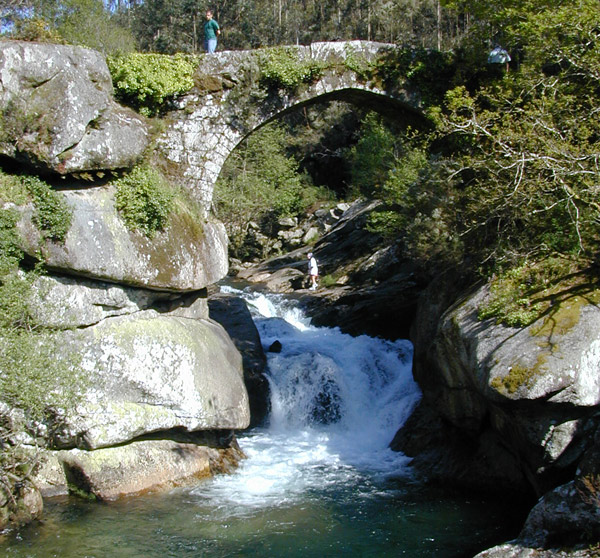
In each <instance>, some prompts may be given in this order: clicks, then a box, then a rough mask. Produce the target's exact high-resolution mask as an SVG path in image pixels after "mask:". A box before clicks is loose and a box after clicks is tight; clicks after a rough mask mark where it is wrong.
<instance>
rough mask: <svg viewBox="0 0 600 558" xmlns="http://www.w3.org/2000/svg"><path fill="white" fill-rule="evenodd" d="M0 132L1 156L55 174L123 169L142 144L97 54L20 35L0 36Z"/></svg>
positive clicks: (138, 126)
mask: <svg viewBox="0 0 600 558" xmlns="http://www.w3.org/2000/svg"><path fill="white" fill-rule="evenodd" d="M0 130H2V134H1V135H0V153H1V154H3V155H7V156H9V157H12V158H14V159H16V160H18V161H20V162H22V163H25V164H28V165H30V166H32V167H33V168H35V169H37V170H40V171H42V172H56V173H59V174H66V173H71V172H82V171H94V170H110V169H118V168H125V167H130V166H132V165H133V164H134V163H135V162H136V161H137V160H138V158H139V157H140V156H141V154H142V152H143V150H144V149H145V148H146V146H147V144H148V130H147V128H146V125H145V123H144V121H143V120H142V118H141V117H140V116H138V115H137V114H135V113H134V112H133V111H131V110H129V109H126V108H123V107H121V106H120V105H118V104H117V103H116V102H115V101H114V100H113V87H112V81H111V77H110V73H109V71H108V67H107V66H106V62H105V60H104V58H103V57H102V55H101V54H100V53H98V52H95V51H93V50H89V49H85V48H81V47H73V46H63V45H53V44H36V43H27V42H22V41H2V42H0Z"/></svg>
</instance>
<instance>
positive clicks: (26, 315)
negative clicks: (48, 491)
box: [0, 173, 85, 511]
mask: <svg viewBox="0 0 600 558" xmlns="http://www.w3.org/2000/svg"><path fill="white" fill-rule="evenodd" d="M26 193H29V194H30V195H31V196H32V197H33V199H34V203H35V204H36V209H37V220H38V221H39V225H40V226H42V227H43V230H44V231H45V232H46V234H47V235H48V236H50V237H52V238H56V237H59V238H60V237H61V235H62V234H63V233H65V232H66V230H67V228H68V222H69V219H70V213H68V212H66V213H65V211H66V210H65V208H64V206H63V205H62V204H64V200H62V198H59V197H55V196H56V192H52V191H51V190H50V187H49V186H48V185H47V184H44V183H43V182H41V181H40V180H39V179H37V178H33V177H20V176H11V175H6V174H4V173H0V198H1V199H3V200H10V201H11V202H12V203H15V201H16V202H18V203H25V202H26V201H27V196H26ZM57 200H60V201H57ZM53 209H54V210H56V211H57V212H58V214H59V215H62V217H61V218H62V219H64V220H65V223H63V224H62V225H59V224H58V223H57V222H56V221H55V220H54V218H53V217H52V216H50V213H51V212H52V210H53ZM19 216H20V214H19V212H18V211H17V210H16V209H12V208H5V209H0V371H1V373H0V398H1V401H2V403H3V404H7V405H8V406H9V407H11V408H13V409H18V410H20V411H22V413H23V415H22V416H23V420H22V421H20V422H17V421H14V420H11V421H8V420H5V418H4V417H0V481H1V482H2V485H3V487H4V488H5V489H7V490H8V492H11V490H12V486H13V484H24V483H27V482H28V481H27V479H28V475H29V474H30V472H31V470H32V469H33V468H34V467H35V466H36V463H37V461H36V457H35V455H32V454H31V453H30V454H27V455H25V454H23V452H22V451H21V449H20V446H19V442H18V441H17V440H18V439H19V438H22V436H23V433H25V432H27V431H28V430H29V429H30V428H31V427H32V426H33V424H34V423H35V422H40V421H43V420H44V419H45V418H47V416H48V413H55V412H56V411H58V410H65V409H69V408H72V407H73V406H74V405H75V404H76V401H77V400H78V397H79V393H81V391H82V389H83V387H84V385H85V383H84V381H83V379H82V376H81V374H80V372H79V368H78V363H77V361H76V358H69V359H64V360H63V359H61V358H58V357H57V354H60V351H58V350H57V345H56V344H57V340H56V338H55V337H54V336H53V334H52V333H51V332H49V331H46V330H45V329H44V328H43V327H41V326H40V325H39V324H37V323H36V320H35V317H34V315H33V313H32V311H31V308H30V306H29V300H30V296H31V286H32V283H33V281H34V280H35V278H36V277H37V276H38V274H39V273H40V271H39V270H34V271H30V272H24V271H23V270H21V269H19V264H20V262H21V260H22V258H23V252H22V250H21V248H20V238H19V234H18V232H17V229H16V225H17V222H18V219H19ZM49 216H50V217H49ZM17 505H18V502H17V500H11V501H10V502H9V503H8V506H9V507H10V508H11V509H13V511H14V509H16V506H17Z"/></svg>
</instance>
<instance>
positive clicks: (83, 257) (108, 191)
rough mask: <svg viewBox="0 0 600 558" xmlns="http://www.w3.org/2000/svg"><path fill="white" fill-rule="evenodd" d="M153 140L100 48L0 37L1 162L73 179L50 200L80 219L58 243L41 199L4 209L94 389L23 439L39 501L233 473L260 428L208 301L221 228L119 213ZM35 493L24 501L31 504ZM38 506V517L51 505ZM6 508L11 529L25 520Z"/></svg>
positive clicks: (72, 355)
mask: <svg viewBox="0 0 600 558" xmlns="http://www.w3.org/2000/svg"><path fill="white" fill-rule="evenodd" d="M148 138H149V134H148V130H147V127H146V123H145V121H144V119H143V118H142V117H140V116H139V115H136V114H135V113H134V112H132V111H131V110H129V109H126V108H123V107H121V106H119V105H118V104H117V103H116V102H115V101H114V99H113V89H112V82H111V77H110V74H109V72H108V69H107V66H106V63H105V61H104V59H103V58H102V56H101V55H100V54H99V53H96V52H93V51H90V50H88V49H83V48H78V47H67V46H62V45H51V44H34V43H24V42H18V41H1V42H0V155H2V156H4V160H5V161H9V160H11V159H12V167H11V168H14V167H19V169H20V170H21V171H24V172H27V171H28V172H29V173H30V174H40V175H46V176H47V177H50V179H52V178H56V176H57V175H62V176H63V179H62V181H61V182H60V188H58V189H55V193H56V194H57V195H58V196H59V197H62V198H63V199H64V201H65V202H66V205H67V206H68V207H69V208H70V210H71V213H72V220H71V226H70V228H69V230H68V232H67V234H66V238H65V239H64V241H56V240H51V239H49V238H47V236H46V235H45V234H43V233H42V232H41V231H40V230H39V228H38V222H37V220H36V214H35V210H34V207H33V206H32V205H31V204H25V205H18V204H15V203H9V204H4V203H3V205H4V208H10V209H11V210H14V211H17V212H18V213H19V214H20V221H19V223H18V225H17V232H18V234H19V236H20V240H21V244H22V247H23V249H24V251H25V253H26V255H27V262H28V263H31V262H35V261H41V262H42V263H43V264H44V266H45V269H46V274H45V275H42V276H40V277H38V278H37V279H36V281H35V283H34V285H33V288H32V292H31V298H30V301H29V302H30V305H29V306H30V310H31V313H32V315H33V316H35V319H36V323H37V324H39V325H40V326H42V327H44V328H46V329H47V330H49V331H53V338H54V340H55V342H56V346H57V349H56V359H57V361H60V360H63V359H65V360H66V361H68V362H69V363H71V366H72V367H75V368H76V369H77V370H78V371H79V376H80V377H81V376H83V377H84V378H85V382H84V383H83V385H82V386H80V389H81V390H82V391H83V393H82V398H81V401H80V402H79V404H78V406H77V408H76V409H75V410H73V411H64V410H62V409H52V413H50V414H49V418H48V420H47V421H46V422H45V423H44V424H35V425H31V427H30V429H29V431H30V433H31V436H32V437H31V439H29V440H28V439H26V437H23V436H21V438H20V439H19V443H20V444H22V445H23V447H25V448H26V446H27V444H28V443H29V442H31V443H32V446H33V442H34V439H33V438H34V437H35V443H36V445H40V444H41V445H42V446H43V447H44V448H45V449H44V451H43V462H44V464H43V466H42V467H41V468H40V470H39V472H38V473H37V475H36V477H35V482H36V484H37V486H39V488H40V491H41V495H42V496H47V495H55V494H61V493H66V492H67V491H73V492H85V493H88V494H90V495H92V496H94V497H96V498H99V499H114V498H116V497H120V496H122V495H126V494H129V493H138V492H142V491H147V490H152V489H157V488H161V487H170V486H173V485H175V484H180V483H182V482H187V481H189V480H193V479H198V478H201V477H203V476H206V475H208V474H212V473H214V472H217V471H224V470H228V469H229V468H230V467H231V466H233V465H234V464H235V463H236V462H237V461H238V460H239V459H240V458H241V457H242V454H241V451H240V450H239V448H238V447H237V443H236V441H235V436H234V432H235V431H236V430H242V429H245V428H247V427H248V425H249V423H250V407H249V399H248V393H247V389H246V386H245V384H244V371H243V363H242V356H241V354H240V351H238V349H237V348H236V347H235V345H234V343H233V341H232V340H231V338H230V337H229V335H228V334H227V332H226V331H225V329H224V328H223V327H222V326H221V325H219V324H218V323H217V322H215V321H213V320H211V319H210V318H209V314H208V302H207V287H208V286H210V285H211V284H213V283H215V282H216V281H218V280H220V279H221V278H222V277H224V276H225V275H226V274H227V270H228V262H227V236H226V233H225V229H224V227H223V225H222V224H221V223H220V222H218V221H215V220H213V219H210V218H208V217H207V216H206V215H203V214H202V212H200V214H198V213H197V212H194V210H192V209H190V207H189V206H185V204H184V203H179V204H177V207H176V208H175V210H174V211H173V212H172V213H171V214H170V215H169V222H168V225H167V226H166V227H165V228H164V230H162V231H158V232H157V233H156V234H155V235H154V236H153V237H152V238H150V237H148V236H145V235H144V234H142V233H141V232H138V231H132V230H130V229H128V228H127V227H126V226H125V223H124V221H123V219H122V217H121V216H120V214H119V212H118V211H117V209H116V202H115V199H116V187H115V186H114V184H113V183H111V181H110V176H111V171H114V170H115V169H122V170H121V171H120V172H127V171H128V169H130V168H131V167H132V166H133V165H134V164H136V163H137V162H139V160H140V158H141V157H142V156H143V153H144V150H145V149H146V148H147V147H148V141H149V140H148ZM84 174H85V176H83V175H84ZM80 175H81V176H80ZM99 177H103V178H102V179H99ZM82 178H86V181H85V182H84V181H83V180H82ZM55 186H56V184H55ZM2 409H3V413H2V414H3V416H4V415H6V416H7V417H8V416H9V415H10V412H11V411H10V410H9V411H6V409H5V408H4V407H2ZM5 411H6V412H5ZM36 494H37V496H38V497H39V495H40V492H37V491H33V492H32V494H29V493H27V494H26V493H23V495H22V497H20V498H21V499H22V501H23V503H25V501H26V500H27V501H30V504H31V502H33V504H35V502H34V496H35V495H36ZM40 502H41V500H40ZM5 503H6V502H4V500H2V501H1V502H0V508H2V507H3V506H4V504H5ZM30 504H28V508H29V509H30V513H29V516H28V517H35V516H36V515H37V514H39V513H40V510H41V507H39V506H36V505H32V504H31V505H30ZM13 508H14V506H13ZM3 511H5V510H3ZM11 513H12V517H8V516H6V517H4V516H2V517H0V523H2V522H3V521H6V520H10V521H13V520H14V521H19V520H20V519H19V518H17V517H16V515H15V513H14V510H13V512H11ZM5 515H6V514H5ZM21 517H24V516H21Z"/></svg>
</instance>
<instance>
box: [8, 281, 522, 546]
mask: <svg viewBox="0 0 600 558" xmlns="http://www.w3.org/2000/svg"><path fill="white" fill-rule="evenodd" d="M223 288H224V289H227V290H230V291H234V292H236V294H239V295H241V296H243V297H244V298H245V299H246V301H247V304H248V306H249V308H250V309H251V311H252V313H253V316H254V320H255V323H256V325H257V328H258V330H259V333H260V335H261V340H262V343H263V345H264V346H265V348H267V347H269V346H270V345H271V344H272V343H273V342H274V341H275V340H278V341H280V342H281V345H282V350H281V352H280V353H269V371H268V374H269V383H270V386H271V394H272V398H271V407H272V410H271V413H270V417H269V420H268V422H267V424H265V425H264V426H261V427H257V428H254V429H252V430H250V431H248V432H245V433H243V434H241V435H240V436H239V443H240V446H241V447H242V449H243V450H244V452H245V453H246V455H247V459H245V460H243V462H242V463H241V466H240V467H239V469H238V470H237V471H236V472H235V473H234V474H231V475H220V476H217V477H215V478H213V479H210V480H208V481H206V482H203V483H202V484H200V485H198V486H195V487H192V488H189V487H188V488H179V489H175V490H172V491H170V492H168V493H166V494H165V493H162V494H148V495H145V496H140V497H136V498H127V499H123V500H120V501H118V502H112V503H94V502H87V501H82V500H78V499H76V498H67V497H65V498H59V499H55V500H51V501H49V502H47V503H46V506H45V511H44V518H43V520H41V521H39V522H35V523H33V524H31V525H29V526H27V527H25V528H22V529H20V530H19V531H17V532H8V533H5V534H4V535H3V536H0V555H6V556H7V557H18V558H25V557H27V558H50V557H60V558H105V557H111V558H113V557H114V558H125V557H136V558H137V557H145V558H159V557H160V558H162V557H171V556H173V557H181V558H185V557H203V556H207V557H208V556H210V557H211V558H215V557H216V558H220V557H237V556H265V557H267V556H268V557H279V556H282V557H283V556H285V557H292V558H293V557H296V556H298V557H299V556H302V557H313V556H314V557H317V556H319V557H321V556H331V557H334V556H335V557H337V556H365V557H367V556H368V557H379V556H381V557H383V556H386V557H388V556H409V557H436V558H451V557H468V556H473V555H474V554H475V553H476V552H478V551H479V550H482V549H484V548H486V547H489V546H492V545H494V544H496V543H498V542H501V541H503V540H506V539H508V538H512V537H514V536H515V535H516V532H515V531H514V528H515V525H511V524H510V522H508V521H507V517H510V515H509V512H508V511H507V509H506V508H505V507H503V506H502V505H500V504H499V503H496V502H490V501H483V500H481V499H478V498H466V497H464V496H460V495H456V494H452V493H446V492H444V491H441V490H440V489H433V488H428V487H425V486H424V485H423V484H422V483H421V482H420V481H419V480H418V479H417V478H415V475H414V474H413V472H412V471H411V469H410V464H409V459H407V458H406V457H405V456H404V455H402V454H400V453H396V452H392V451H391V450H390V449H389V448H388V444H389V442H390V440H391V439H392V437H393V435H394V433H395V432H396V430H397V429H398V427H399V426H400V425H401V424H402V423H403V422H404V421H405V420H406V418H407V417H408V415H409V414H410V412H411V410H412V409H413V408H414V406H415V405H416V403H417V402H418V400H419V398H420V392H419V389H418V386H417V385H416V384H415V383H414V381H413V379H412V375H411V356H412V347H411V344H410V343H409V342H408V341H406V340H399V341H395V342H390V341H384V340H381V339H375V338H371V337H367V336H360V337H351V336H349V335H346V334H343V333H341V332H340V331H339V330H338V329H337V328H317V327H313V326H311V324H310V320H309V319H307V318H306V317H305V316H304V315H303V314H302V313H301V312H300V310H299V309H298V308H297V306H296V304H295V302H294V301H293V300H291V299H288V298H286V297H284V296H280V295H268V296H267V295H265V294H261V293H258V292H254V291H251V290H244V291H243V292H242V291H236V290H235V289H232V288H231V287H223Z"/></svg>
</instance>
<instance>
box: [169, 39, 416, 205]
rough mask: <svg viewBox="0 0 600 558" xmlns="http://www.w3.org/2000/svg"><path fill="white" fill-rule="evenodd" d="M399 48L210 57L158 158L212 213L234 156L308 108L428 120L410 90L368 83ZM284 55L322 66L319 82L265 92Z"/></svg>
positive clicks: (340, 47) (370, 45)
mask: <svg viewBox="0 0 600 558" xmlns="http://www.w3.org/2000/svg"><path fill="white" fill-rule="evenodd" d="M395 48H396V47H394V46H393V45H389V44H383V43H374V42H366V41H347V42H323V43H313V44H311V45H310V46H298V47H285V50H283V49H262V50H255V51H229V52H220V53H216V54H214V55H210V56H205V57H203V59H202V61H201V64H200V66H199V68H198V69H197V71H196V74H195V83H196V86H195V87H194V88H193V90H192V91H191V92H190V93H189V94H188V95H186V96H185V97H183V98H182V99H180V100H179V103H178V108H177V110H175V111H173V112H172V113H170V115H169V116H168V117H167V127H166V130H165V131H164V132H163V133H162V135H161V136H160V138H159V139H158V150H159V152H160V153H161V154H162V155H163V156H164V157H165V158H166V159H167V160H168V164H169V166H173V165H174V166H175V167H176V169H177V174H178V175H180V176H183V177H184V182H185V185H186V186H187V187H188V188H190V189H191V190H192V192H193V194H194V196H195V197H196V198H197V199H198V200H199V201H200V202H201V203H202V205H203V207H204V208H205V210H206V211H207V212H208V211H209V209H210V205H211V201H212V193H213V188H214V185H215V182H216V180H217V178H218V176H219V173H220V172H221V168H222V166H223V164H224V163H225V160H226V159H227V157H228V156H229V154H230V153H231V152H232V150H233V149H235V147H236V146H237V145H238V144H239V143H240V142H241V141H242V140H243V139H244V138H245V137H246V136H248V135H249V134H251V133H252V132H253V131H255V130H257V129H258V128H260V127H261V126H263V125H264V124H266V123H267V122H269V121H271V120H273V119H275V118H277V117H278V116H281V115H282V114H284V113H285V112H287V111H290V110H293V109H294V108H297V107H299V106H301V105H304V104H309V103H314V102H319V101H324V100H333V99H336V100H343V101H348V102H352V103H355V104H360V105H362V106H365V105H367V106H371V107H372V108H374V109H375V110H378V111H380V112H394V113H400V116H401V117H402V118H404V119H410V120H411V121H412V120H423V116H422V114H421V96H420V93H419V91H416V90H415V89H411V88H409V87H408V85H407V83H406V82H399V83H395V84H393V85H391V86H390V85H386V86H383V85H382V83H381V80H376V79H373V78H371V79H369V78H368V77H367V76H368V75H369V74H368V72H366V71H365V70H366V69H368V68H369V67H372V65H373V64H374V63H375V61H376V60H377V59H379V58H381V57H382V56H386V55H389V54H392V53H393V51H394V49H395ZM277 50H278V52H279V53H281V52H282V51H283V52H287V53H288V55H290V56H292V57H295V59H296V60H297V63H298V64H311V63H314V64H317V65H319V67H320V77H319V78H318V79H317V80H315V81H314V82H312V83H307V84H302V85H301V86H299V87H295V88H283V87H280V88H277V87H273V86H271V87H267V86H265V85H264V82H261V69H260V66H261V64H264V61H265V57H267V56H269V53H274V52H276V51H277Z"/></svg>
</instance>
